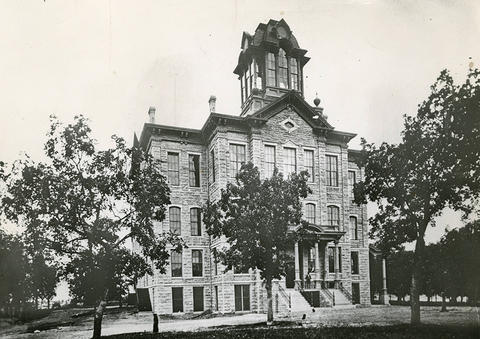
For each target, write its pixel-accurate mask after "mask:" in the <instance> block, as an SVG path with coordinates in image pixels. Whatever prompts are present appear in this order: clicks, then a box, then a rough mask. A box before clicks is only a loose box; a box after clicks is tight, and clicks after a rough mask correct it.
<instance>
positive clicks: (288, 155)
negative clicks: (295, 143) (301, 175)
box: [283, 147, 297, 175]
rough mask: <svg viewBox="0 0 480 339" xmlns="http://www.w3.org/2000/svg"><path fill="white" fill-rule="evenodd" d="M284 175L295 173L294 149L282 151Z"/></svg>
mask: <svg viewBox="0 0 480 339" xmlns="http://www.w3.org/2000/svg"><path fill="white" fill-rule="evenodd" d="M283 150H284V153H285V156H284V164H285V175H288V174H290V173H296V172H297V150H296V149H295V148H287V147H285V148H284V149H283Z"/></svg>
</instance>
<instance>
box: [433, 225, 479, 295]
mask: <svg viewBox="0 0 480 339" xmlns="http://www.w3.org/2000/svg"><path fill="white" fill-rule="evenodd" d="M440 245H441V247H442V249H443V251H444V255H443V257H444V261H445V262H446V269H445V272H446V275H447V277H448V279H445V280H446V282H447V285H446V289H445V292H446V294H447V296H448V297H453V298H456V297H457V296H459V295H460V296H464V295H466V296H467V297H468V300H469V302H473V303H476V302H477V301H478V300H479V297H480V220H476V221H472V222H470V223H468V224H467V225H465V227H462V228H459V229H453V230H451V231H449V232H447V234H445V235H444V236H443V237H442V239H441V241H440Z"/></svg>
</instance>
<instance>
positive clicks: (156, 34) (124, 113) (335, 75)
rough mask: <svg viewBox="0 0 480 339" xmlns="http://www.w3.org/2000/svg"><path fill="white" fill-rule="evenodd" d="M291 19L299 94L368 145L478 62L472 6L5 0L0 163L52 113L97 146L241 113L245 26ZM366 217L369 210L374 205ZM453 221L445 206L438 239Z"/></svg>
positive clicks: (26, 149) (393, 132)
mask: <svg viewBox="0 0 480 339" xmlns="http://www.w3.org/2000/svg"><path fill="white" fill-rule="evenodd" d="M281 18H283V19H285V20H286V22H287V23H288V24H289V26H290V28H291V29H292V30H293V32H294V35H295V36H296V38H297V40H298V42H299V44H300V47H301V48H303V49H306V50H308V53H307V56H309V57H310V58H311V60H310V61H309V62H308V64H307V65H306V66H305V68H304V74H305V79H304V80H305V99H306V100H307V101H308V102H313V99H314V97H315V94H316V93H318V96H319V98H320V99H321V100H322V103H321V106H323V107H324V109H325V110H324V112H325V113H326V114H327V115H328V120H329V122H330V123H331V124H332V125H334V126H335V128H336V129H339V130H343V131H349V132H354V133H357V134H358V137H357V138H355V139H354V140H353V141H352V142H351V147H352V148H358V147H359V143H360V137H364V138H366V139H367V141H369V142H375V143H379V142H382V141H387V142H398V141H399V140H400V131H401V129H402V121H403V120H402V116H403V114H409V115H413V114H415V112H416V108H417V105H418V104H420V103H421V102H422V101H423V100H424V99H425V98H426V97H427V95H428V93H429V90H430V85H431V84H433V82H434V81H435V79H436V77H437V76H438V75H439V73H440V71H441V70H442V69H445V68H447V69H449V70H450V71H451V73H452V74H453V76H454V78H455V79H456V80H457V81H462V80H463V79H465V76H466V73H467V70H468V67H469V65H470V66H471V65H474V66H475V65H478V63H479V62H480V44H479V43H478V37H479V36H480V3H479V2H478V1H474V0H471V1H453V0H443V1H442V0H438V1H428V0H422V1H411V0H410V1H409V0H405V1H393V0H391V1H388V0H385V1H373V0H370V1H353V0H349V1H347V0H344V1H338V0H335V1H308V0H304V1H282V0H274V1H258V0H253V1H251V0H246V1H240V0H237V1H234V0H221V1H208V0H204V1H179V0H175V1H167V0H162V1H131V0H130V1H121V0H118V1H107V0H104V1H99V0H95V1H86V0H82V1H73V0H70V1H65V0H62V1H60V0H58V1H57V0H46V1H42V0H32V1H28V2H24V1H2V2H1V4H0V93H1V95H0V97H1V105H0V159H1V160H3V161H7V162H12V161H13V160H15V159H17V158H19V157H20V156H21V154H23V153H27V154H29V155H30V156H31V157H32V158H33V159H36V160H42V159H44V155H43V143H44V141H45V139H46V137H45V135H46V132H47V130H48V127H49V115H50V114H55V115H56V116H58V117H59V118H60V120H62V121H64V122H71V121H72V120H73V117H74V116H75V115H77V114H83V115H85V116H86V117H88V118H89V119H90V121H91V126H92V128H93V131H94V135H95V137H96V138H97V140H98V143H99V147H106V146H107V145H109V140H110V136H111V135H112V134H116V135H119V136H122V137H124V138H126V139H127V141H128V142H129V143H131V142H132V139H133V133H134V132H136V133H137V134H139V133H140V132H141V129H142V126H143V123H145V122H146V121H147V112H148V108H149V107H150V106H155V107H156V109H157V118H156V120H157V123H160V124H167V125H174V126H183V127H191V128H200V127H201V126H202V125H203V123H204V121H205V120H206V118H207V116H208V114H209V110H208V99H209V97H210V95H212V94H213V95H215V96H216V97H217V111H218V112H219V113H224V114H232V115H238V114H239V113H240V89H239V86H240V85H239V80H238V79H237V77H236V76H235V75H234V74H233V70H234V68H235V66H236V62H237V59H238V54H239V52H240V43H241V36H242V32H243V31H247V32H250V33H253V32H254V31H255V28H256V27H257V25H258V24H259V23H261V22H264V23H266V22H268V20H269V19H275V20H280V19H281ZM369 210H370V213H369V214H370V215H371V214H372V213H373V211H374V210H375V209H374V208H373V207H372V208H370V209H369ZM446 225H450V227H456V226H458V225H460V224H459V215H458V214H457V213H454V212H452V211H446V213H445V215H444V216H442V217H441V218H440V219H439V225H438V226H437V227H436V228H435V229H430V230H429V232H428V233H427V242H431V241H436V240H438V239H439V238H440V236H441V235H442V234H443V232H444V228H445V226H446Z"/></svg>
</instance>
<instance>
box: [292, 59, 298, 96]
mask: <svg viewBox="0 0 480 339" xmlns="http://www.w3.org/2000/svg"><path fill="white" fill-rule="evenodd" d="M290 88H291V89H294V90H297V91H298V89H299V86H298V63H297V59H294V58H291V59H290Z"/></svg>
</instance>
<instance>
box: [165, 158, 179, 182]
mask: <svg viewBox="0 0 480 339" xmlns="http://www.w3.org/2000/svg"><path fill="white" fill-rule="evenodd" d="M179 160H180V156H179V154H178V153H173V152H168V153H167V163H168V164H167V165H168V173H167V176H168V182H169V183H170V184H171V185H175V186H178V185H180V165H179Z"/></svg>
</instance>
